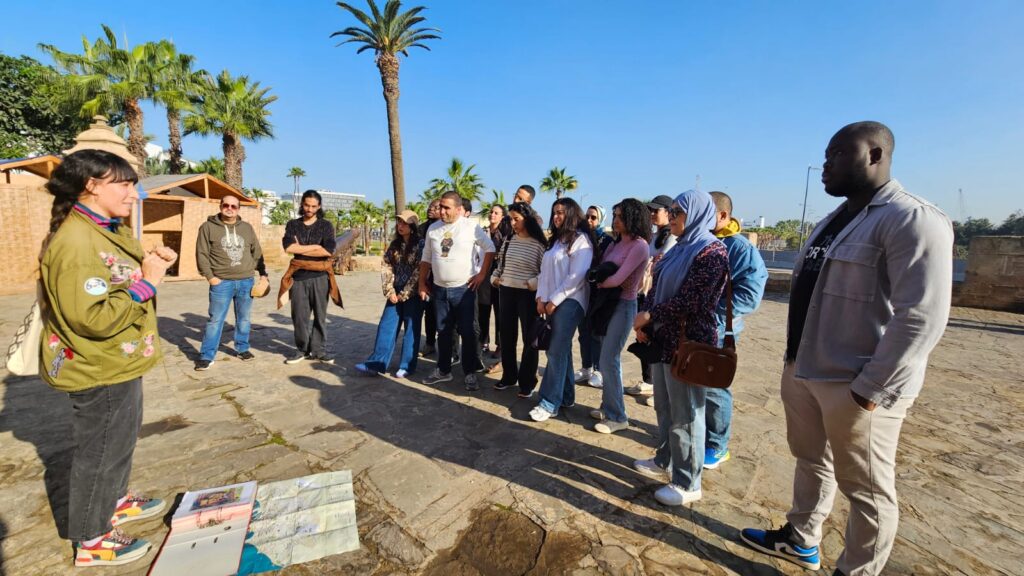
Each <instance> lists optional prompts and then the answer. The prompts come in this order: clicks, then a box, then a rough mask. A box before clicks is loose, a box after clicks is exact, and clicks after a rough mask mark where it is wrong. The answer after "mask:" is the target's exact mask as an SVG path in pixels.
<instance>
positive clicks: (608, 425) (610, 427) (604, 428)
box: [594, 420, 629, 434]
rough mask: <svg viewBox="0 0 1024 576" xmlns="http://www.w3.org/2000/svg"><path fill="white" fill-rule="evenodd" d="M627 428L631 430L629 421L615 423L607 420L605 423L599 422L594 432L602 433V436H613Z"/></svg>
mask: <svg viewBox="0 0 1024 576" xmlns="http://www.w3.org/2000/svg"><path fill="white" fill-rule="evenodd" d="M626 428H629V421H628V420H627V421H626V422H613V421H611V420H605V421H603V422H598V423H597V424H595V425H594V431H595V432H600V433H601V434H612V433H615V432H618V431H620V430H625V429H626Z"/></svg>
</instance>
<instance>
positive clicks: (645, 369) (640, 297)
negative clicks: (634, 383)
mask: <svg viewBox="0 0 1024 576" xmlns="http://www.w3.org/2000/svg"><path fill="white" fill-rule="evenodd" d="M646 297H647V295H646V294H637V295H636V306H637V309H639V308H640V307H641V306H643V305H644V299H645V298H646ZM640 378H642V379H643V381H644V382H646V383H648V384H654V380H651V364H650V363H649V362H648V361H646V360H644V359H643V358H641V359H640Z"/></svg>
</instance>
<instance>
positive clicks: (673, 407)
mask: <svg viewBox="0 0 1024 576" xmlns="http://www.w3.org/2000/svg"><path fill="white" fill-rule="evenodd" d="M651 376H652V377H653V380H654V382H653V384H654V411H655V412H656V413H657V415H658V449H657V451H656V452H655V454H654V462H655V464H657V465H658V466H661V467H662V468H667V467H668V466H669V465H671V466H672V468H671V473H672V483H673V484H675V485H676V486H680V487H681V488H683V489H684V490H686V491H687V492H692V491H695V490H699V489H700V473H701V470H703V468H704V401H705V394H704V393H705V390H707V389H706V388H704V387H703V386H691V385H690V384H686V383H683V382H680V381H679V380H676V379H675V378H673V377H672V365H671V364H665V363H663V362H659V363H657V364H651Z"/></svg>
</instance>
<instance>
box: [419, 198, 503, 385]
mask: <svg viewBox="0 0 1024 576" xmlns="http://www.w3.org/2000/svg"><path fill="white" fill-rule="evenodd" d="M461 208H462V197H461V196H459V195H458V193H456V192H453V191H449V192H445V193H444V195H442V196H441V204H440V206H439V209H440V212H441V219H440V220H439V221H437V222H435V223H434V224H432V225H431V226H430V228H428V229H427V236H426V238H425V242H424V245H423V257H422V259H421V261H420V287H419V288H420V297H421V298H423V299H426V298H428V297H429V298H430V299H432V300H433V304H434V307H435V310H436V311H437V331H438V338H437V348H438V354H437V368H436V369H435V370H434V371H433V372H432V373H431V374H430V375H429V376H427V378H426V379H425V380H424V381H423V382H424V383H425V384H437V383H440V382H450V381H451V379H452V375H451V369H452V350H451V348H452V331H453V330H457V331H458V333H459V335H460V336H461V337H462V354H461V356H462V369H463V372H464V373H465V375H466V390H469V391H475V390H479V389H480V386H479V385H478V384H477V379H476V372H478V371H480V370H481V369H482V368H483V366H482V365H481V364H480V356H479V354H478V346H479V344H478V343H477V337H476V333H475V330H474V329H473V318H474V316H475V311H476V289H477V286H479V285H480V283H482V282H486V281H487V271H488V270H490V268H491V260H492V259H493V258H494V243H493V242H491V238H490V236H489V235H488V234H487V232H486V231H485V230H484V229H483V228H481V227H480V225H479V224H477V223H476V221H475V220H474V219H470V218H462V217H461V214H460V213H461V212H462V210H461ZM477 247H479V248H480V250H482V251H483V262H482V264H483V265H482V267H481V268H480V269H479V271H475V270H474V268H475V267H474V265H473V251H474V250H475V249H477ZM428 274H432V275H433V286H428V285H427V281H426V278H427V277H428Z"/></svg>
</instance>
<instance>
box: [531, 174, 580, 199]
mask: <svg viewBox="0 0 1024 576" xmlns="http://www.w3.org/2000/svg"><path fill="white" fill-rule="evenodd" d="M579 185H580V183H579V181H578V180H576V177H575V176H566V175H565V168H558V167H557V166H556V167H554V168H552V169H551V171H549V172H548V175H547V176H545V177H544V179H543V180H541V181H540V190H541V192H551V191H554V193H555V198H556V199H561V198H562V196H563V195H565V193H566V192H572V191H573V190H575V189H576V188H577V187H579Z"/></svg>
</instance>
